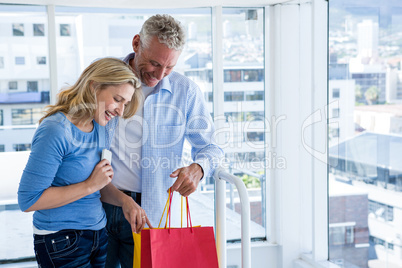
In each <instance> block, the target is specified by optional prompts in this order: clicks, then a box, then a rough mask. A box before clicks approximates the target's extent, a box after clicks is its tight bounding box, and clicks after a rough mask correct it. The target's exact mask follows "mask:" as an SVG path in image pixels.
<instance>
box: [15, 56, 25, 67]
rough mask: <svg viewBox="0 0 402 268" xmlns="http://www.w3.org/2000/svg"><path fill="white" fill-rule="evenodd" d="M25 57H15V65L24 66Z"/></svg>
mask: <svg viewBox="0 0 402 268" xmlns="http://www.w3.org/2000/svg"><path fill="white" fill-rule="evenodd" d="M24 64H25V57H15V65H24Z"/></svg>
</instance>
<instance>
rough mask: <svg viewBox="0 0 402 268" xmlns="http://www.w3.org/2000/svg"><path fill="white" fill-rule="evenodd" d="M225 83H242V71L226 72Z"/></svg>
mask: <svg viewBox="0 0 402 268" xmlns="http://www.w3.org/2000/svg"><path fill="white" fill-rule="evenodd" d="M224 76H225V78H224V79H225V82H241V71H240V70H237V71H236V70H226V71H224Z"/></svg>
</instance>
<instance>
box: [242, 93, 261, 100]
mask: <svg viewBox="0 0 402 268" xmlns="http://www.w3.org/2000/svg"><path fill="white" fill-rule="evenodd" d="M262 100H264V91H246V101H262Z"/></svg>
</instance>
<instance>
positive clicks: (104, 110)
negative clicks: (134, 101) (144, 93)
mask: <svg viewBox="0 0 402 268" xmlns="http://www.w3.org/2000/svg"><path fill="white" fill-rule="evenodd" d="M134 90H135V89H134V87H133V86H132V85H131V84H129V83H126V84H122V85H116V86H107V87H106V88H105V89H102V90H99V91H98V92H97V94H96V98H97V108H96V111H95V118H94V119H95V121H96V123H98V124H99V125H101V126H106V124H107V123H108V122H109V121H110V120H111V119H112V118H113V117H115V116H122V115H123V112H124V108H125V107H126V105H127V104H129V103H130V101H131V98H132V96H133V94H134Z"/></svg>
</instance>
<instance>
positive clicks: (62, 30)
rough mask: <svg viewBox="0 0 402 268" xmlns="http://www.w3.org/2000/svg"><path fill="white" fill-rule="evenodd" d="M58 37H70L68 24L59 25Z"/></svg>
mask: <svg viewBox="0 0 402 268" xmlns="http://www.w3.org/2000/svg"><path fill="white" fill-rule="evenodd" d="M60 36H71V25H70V24H60Z"/></svg>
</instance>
